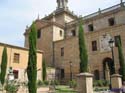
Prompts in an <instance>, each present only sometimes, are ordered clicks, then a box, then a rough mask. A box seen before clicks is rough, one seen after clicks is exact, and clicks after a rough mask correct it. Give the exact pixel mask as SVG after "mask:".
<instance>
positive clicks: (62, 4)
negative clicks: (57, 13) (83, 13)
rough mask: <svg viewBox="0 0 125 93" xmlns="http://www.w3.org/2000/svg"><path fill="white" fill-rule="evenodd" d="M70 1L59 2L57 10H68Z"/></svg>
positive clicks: (61, 0) (59, 0) (62, 0)
mask: <svg viewBox="0 0 125 93" xmlns="http://www.w3.org/2000/svg"><path fill="white" fill-rule="evenodd" d="M67 3H68V0H57V9H68V6H67Z"/></svg>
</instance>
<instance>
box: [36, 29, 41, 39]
mask: <svg viewBox="0 0 125 93" xmlns="http://www.w3.org/2000/svg"><path fill="white" fill-rule="evenodd" d="M40 37H41V29H39V30H38V31H37V38H38V39H39V38H40Z"/></svg>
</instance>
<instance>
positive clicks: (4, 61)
mask: <svg viewBox="0 0 125 93" xmlns="http://www.w3.org/2000/svg"><path fill="white" fill-rule="evenodd" d="M6 69H7V48H6V47H4V49H3V53H2V60H1V73H0V81H1V84H2V86H4V82H5V75H6Z"/></svg>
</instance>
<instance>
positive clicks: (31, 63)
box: [27, 23, 37, 93]
mask: <svg viewBox="0 0 125 93" xmlns="http://www.w3.org/2000/svg"><path fill="white" fill-rule="evenodd" d="M36 36H37V33H36V27H35V24H34V23H33V24H32V26H31V32H30V33H29V58H28V66H27V76H28V90H29V93H37V87H36V80H37V54H36V39H37V37H36Z"/></svg>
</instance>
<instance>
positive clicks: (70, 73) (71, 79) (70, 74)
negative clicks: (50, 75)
mask: <svg viewBox="0 0 125 93" xmlns="http://www.w3.org/2000/svg"><path fill="white" fill-rule="evenodd" d="M69 63H70V81H72V62H71V61H70V62H69Z"/></svg>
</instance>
